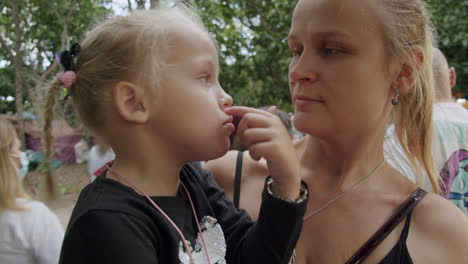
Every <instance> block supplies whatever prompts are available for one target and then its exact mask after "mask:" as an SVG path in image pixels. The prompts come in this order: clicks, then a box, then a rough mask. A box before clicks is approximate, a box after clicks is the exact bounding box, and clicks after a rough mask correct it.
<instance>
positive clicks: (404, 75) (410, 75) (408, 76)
mask: <svg viewBox="0 0 468 264" xmlns="http://www.w3.org/2000/svg"><path fill="white" fill-rule="evenodd" d="M406 55H407V57H406V58H404V59H403V62H402V64H401V68H400V72H399V73H398V76H397V78H396V79H395V82H396V83H394V86H395V87H398V92H399V94H407V93H409V92H410V90H411V89H412V88H413V86H414V84H415V82H416V77H417V75H418V73H419V71H420V69H421V67H422V66H423V64H424V60H425V57H424V52H423V51H422V50H421V48H420V47H414V48H411V49H410V50H409V51H408V53H406Z"/></svg>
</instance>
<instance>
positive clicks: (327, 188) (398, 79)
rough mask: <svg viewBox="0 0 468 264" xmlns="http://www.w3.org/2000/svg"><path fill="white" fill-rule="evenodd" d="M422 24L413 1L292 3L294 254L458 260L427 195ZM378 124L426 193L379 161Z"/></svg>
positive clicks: (459, 220)
mask: <svg viewBox="0 0 468 264" xmlns="http://www.w3.org/2000/svg"><path fill="white" fill-rule="evenodd" d="M432 34H433V33H432V28H431V23H430V19H429V15H428V14H427V11H426V8H425V5H424V2H423V1H421V0H299V2H298V3H297V5H296V7H295V10H294V14H293V17H292V25H291V30H290V32H289V37H288V44H289V48H290V50H291V53H292V59H291V62H290V67H289V82H290V84H289V89H290V93H291V97H292V100H293V101H292V103H293V106H294V119H293V124H294V127H295V128H296V129H297V130H298V131H300V132H302V133H304V134H306V136H305V137H304V138H302V139H301V140H299V141H297V142H296V143H295V149H296V153H297V154H298V155H299V158H300V162H301V172H300V173H301V178H302V180H303V181H305V182H306V183H307V184H308V186H309V188H310V199H309V203H308V205H307V212H306V214H305V216H304V225H303V229H302V232H301V236H300V239H299V241H298V244H297V246H296V257H295V259H294V261H293V262H295V263H296V264H298V263H300V264H303V263H307V264H309V263H310V264H312V263H321V264H323V263H325V264H328V263H334V264H335V263H336V264H341V263H363V262H364V261H365V263H382V264H384V263H385V264H390V263H391V264H393V263H413V262H415V263H425V264H426V263H462V262H463V263H466V261H467V259H468V250H466V249H467V245H468V223H467V219H466V218H465V216H464V215H463V214H462V213H461V211H460V210H458V209H457V208H456V207H455V206H454V205H453V204H451V203H450V202H449V201H448V200H446V199H444V198H443V197H441V196H439V195H437V193H438V192H439V185H438V184H439V179H438V177H437V174H436V173H435V172H434V161H433V158H432V149H431V144H432V137H433V132H432V131H433V128H432V107H433V102H432V100H433V99H432V98H433V76H432V69H431V63H432V46H433V43H434V40H433V35H432ZM231 113H232V112H231ZM389 124H393V125H394V126H395V131H396V132H395V133H396V136H397V137H398V140H399V141H400V142H401V144H402V146H403V149H404V151H405V154H406V156H407V157H408V158H409V160H410V162H411V163H412V166H413V167H414V168H416V169H417V170H418V169H419V171H418V172H417V174H418V175H420V176H419V177H420V178H421V177H423V176H422V175H428V176H425V177H429V181H430V182H431V183H432V187H433V190H434V192H435V193H436V194H433V193H426V191H424V190H423V189H421V188H419V186H418V185H416V184H414V183H413V182H412V181H410V180H409V179H408V178H407V177H406V176H405V175H403V174H401V173H400V172H399V171H397V170H396V169H395V168H393V167H392V166H391V165H390V164H389V163H387V162H386V160H385V159H384V150H383V145H384V144H383V143H384V140H385V131H386V128H387V127H388V126H389ZM241 140H242V138H241ZM244 143H245V144H246V145H247V146H248V145H249V142H248V141H247V142H244ZM421 170H424V173H423V171H421ZM215 176H216V175H215ZM257 189H258V188H254V187H252V186H249V189H248V190H245V191H244V192H243V196H244V197H248V196H250V197H254V196H253V195H252V193H253V192H258V190H257ZM249 190H250V193H248V192H249ZM246 203H247V204H250V205H251V204H253V203H254V201H247V202H246Z"/></svg>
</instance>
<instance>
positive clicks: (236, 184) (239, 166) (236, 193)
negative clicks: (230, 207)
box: [233, 151, 244, 208]
mask: <svg viewBox="0 0 468 264" xmlns="http://www.w3.org/2000/svg"><path fill="white" fill-rule="evenodd" d="M243 156H244V152H243V151H239V152H238V153H237V161H236V173H235V174H234V197H233V198H234V199H233V200H234V205H235V206H236V208H239V200H240V189H241V178H242V158H243Z"/></svg>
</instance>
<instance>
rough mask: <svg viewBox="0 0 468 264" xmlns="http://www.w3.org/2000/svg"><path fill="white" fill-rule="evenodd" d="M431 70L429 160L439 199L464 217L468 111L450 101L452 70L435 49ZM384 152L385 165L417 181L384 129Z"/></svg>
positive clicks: (390, 131)
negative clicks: (438, 186) (432, 98)
mask: <svg viewBox="0 0 468 264" xmlns="http://www.w3.org/2000/svg"><path fill="white" fill-rule="evenodd" d="M432 67H433V73H434V82H435V83H434V84H435V85H434V87H435V102H436V103H435V104H434V107H433V119H434V141H433V151H434V155H433V156H434V162H435V166H436V170H437V171H438V172H439V175H440V178H441V190H442V195H444V196H445V197H446V198H448V199H450V200H451V201H452V202H453V203H454V204H455V205H457V207H458V208H460V209H461V210H462V211H463V212H464V213H465V214H466V215H468V210H467V206H468V111H467V110H466V109H465V108H464V107H463V106H462V105H460V104H458V103H456V102H455V101H454V100H453V97H452V88H453V87H455V84H456V72H455V68H454V67H450V68H449V65H448V62H447V59H446V58H445V56H444V54H443V53H442V52H441V51H440V50H439V49H437V48H434V56H433V63H432ZM384 148H385V157H386V159H387V160H388V161H389V163H391V164H392V165H393V166H394V167H396V168H397V169H398V170H400V171H401V172H402V173H403V174H404V175H407V176H408V177H409V178H410V179H411V180H413V181H417V179H418V178H417V177H416V172H415V170H414V167H413V166H412V165H411V163H410V161H409V160H408V159H407V158H406V154H405V152H404V151H403V149H402V148H401V145H400V144H399V142H398V139H397V138H396V137H395V133H394V128H393V126H390V127H389V128H388V129H387V139H386V141H385V146H384ZM421 178H422V179H426V178H427V177H421ZM419 183H420V184H421V185H422V186H423V187H425V188H426V189H428V190H431V189H432V188H430V183H429V182H427V181H422V182H419Z"/></svg>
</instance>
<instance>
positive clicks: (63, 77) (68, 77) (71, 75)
mask: <svg viewBox="0 0 468 264" xmlns="http://www.w3.org/2000/svg"><path fill="white" fill-rule="evenodd" d="M57 79H58V80H59V81H61V82H62V84H63V86H64V87H65V88H67V89H70V88H71V87H72V85H73V84H75V82H76V73H75V72H74V71H66V72H62V73H59V74H58V75H57Z"/></svg>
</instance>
